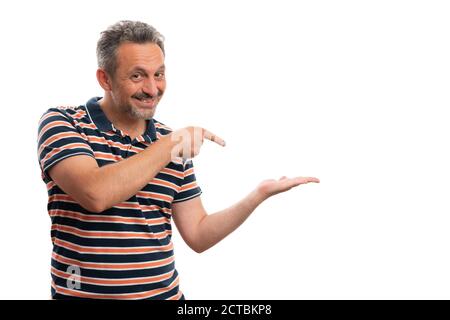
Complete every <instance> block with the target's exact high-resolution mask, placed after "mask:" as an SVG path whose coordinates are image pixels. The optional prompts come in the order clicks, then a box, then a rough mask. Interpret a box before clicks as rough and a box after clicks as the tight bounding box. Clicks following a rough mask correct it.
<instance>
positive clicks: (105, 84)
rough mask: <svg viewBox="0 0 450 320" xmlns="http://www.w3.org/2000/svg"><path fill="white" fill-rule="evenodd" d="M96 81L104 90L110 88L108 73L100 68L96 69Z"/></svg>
mask: <svg viewBox="0 0 450 320" xmlns="http://www.w3.org/2000/svg"><path fill="white" fill-rule="evenodd" d="M97 81H98V83H99V84H100V86H101V87H102V88H103V89H104V90H105V91H111V90H112V84H111V78H110V76H109V75H108V73H107V72H106V71H105V70H103V69H101V68H99V69H97Z"/></svg>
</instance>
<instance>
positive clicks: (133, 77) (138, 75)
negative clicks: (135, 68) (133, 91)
mask: <svg viewBox="0 0 450 320" xmlns="http://www.w3.org/2000/svg"><path fill="white" fill-rule="evenodd" d="M141 78H142V75H141V74H140V73H133V74H132V75H131V79H133V80H140V79H141Z"/></svg>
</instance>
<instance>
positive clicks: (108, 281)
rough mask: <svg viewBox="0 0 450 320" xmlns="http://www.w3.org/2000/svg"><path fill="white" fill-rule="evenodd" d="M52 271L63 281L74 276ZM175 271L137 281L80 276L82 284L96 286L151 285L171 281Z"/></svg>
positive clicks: (56, 270) (53, 269)
mask: <svg viewBox="0 0 450 320" xmlns="http://www.w3.org/2000/svg"><path fill="white" fill-rule="evenodd" d="M51 271H52V273H53V274H54V275H56V276H58V277H60V278H63V279H70V278H71V277H72V276H73V274H70V273H66V272H62V271H60V270H58V269H55V268H54V267H51ZM174 272H175V271H172V272H169V273H168V274H163V275H158V276H151V277H145V278H135V279H129V280H126V279H96V278H91V277H83V276H80V278H79V280H80V282H81V283H89V284H94V285H116V286H120V285H139V284H150V283H156V282H161V281H163V280H167V279H170V278H171V277H172V276H173V273H174Z"/></svg>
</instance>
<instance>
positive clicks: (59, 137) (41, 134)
mask: <svg viewBox="0 0 450 320" xmlns="http://www.w3.org/2000/svg"><path fill="white" fill-rule="evenodd" d="M76 155H88V156H91V157H93V158H95V156H94V152H93V150H92V148H91V147H90V146H89V144H88V143H87V140H86V138H83V136H82V134H81V133H80V132H78V131H77V129H76V128H75V126H74V124H73V123H72V121H71V120H70V119H69V117H68V116H67V115H65V114H64V113H63V112H61V111H60V110H59V109H49V110H48V111H47V112H46V113H44V115H43V116H42V117H41V120H40V121H39V130H38V159H39V164H40V167H41V170H42V173H43V177H47V178H48V179H50V180H51V178H50V176H49V175H48V170H49V169H50V168H52V167H53V166H54V165H55V164H57V163H58V162H59V161H61V160H63V159H66V158H69V157H72V156H76Z"/></svg>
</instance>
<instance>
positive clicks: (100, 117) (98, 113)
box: [86, 97, 157, 142]
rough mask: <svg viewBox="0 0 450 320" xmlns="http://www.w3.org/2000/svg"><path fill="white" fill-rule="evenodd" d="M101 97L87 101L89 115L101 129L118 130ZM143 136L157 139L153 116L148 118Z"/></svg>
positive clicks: (149, 139) (148, 140)
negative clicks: (101, 105) (101, 103)
mask: <svg viewBox="0 0 450 320" xmlns="http://www.w3.org/2000/svg"><path fill="white" fill-rule="evenodd" d="M100 99H101V97H93V98H91V99H89V101H88V102H86V109H87V112H88V114H89V117H90V118H91V120H92V122H93V123H94V124H95V126H96V127H97V128H99V129H100V131H103V132H106V131H116V130H115V128H114V126H113V124H112V123H111V122H110V121H109V119H108V118H107V117H106V115H105V113H104V112H103V110H102V108H101V107H100V104H99V103H98V101H99V100H100ZM142 137H143V138H144V140H145V141H147V142H153V141H155V140H156V139H157V137H156V128H155V123H154V121H153V118H152V119H148V120H147V129H146V130H145V132H144V134H143V135H142Z"/></svg>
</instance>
